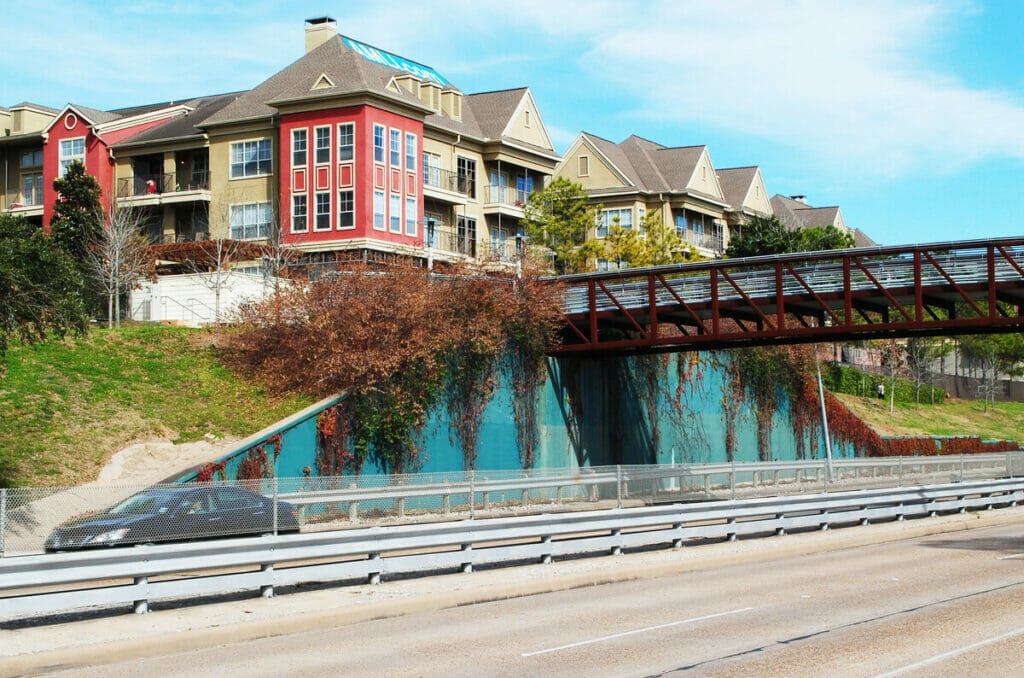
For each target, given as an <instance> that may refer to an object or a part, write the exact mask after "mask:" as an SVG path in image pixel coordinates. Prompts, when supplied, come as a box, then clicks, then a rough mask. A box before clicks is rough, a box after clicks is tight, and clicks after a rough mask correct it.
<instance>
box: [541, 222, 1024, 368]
mask: <svg viewBox="0 0 1024 678" xmlns="http://www.w3.org/2000/svg"><path fill="white" fill-rule="evenodd" d="M557 280H559V281H560V282H561V284H564V285H566V293H565V301H564V304H563V316H564V319H565V322H566V330H565V332H564V338H563V342H562V344H561V345H560V346H558V347H557V348H555V349H554V350H553V352H555V353H574V352H577V353H578V352H584V353H595V352H599V353H604V352H621V353H649V352H666V351H685V350H697V349H718V348H730V347H740V346H758V345H775V344H797V343H808V342H819V341H844V340H857V339H873V338H896V337H912V336H929V335H952V334H984V333H996V332H1021V331H1024V238H1004V239H1000V240H992V241H968V242H958V243H935V244H929V245H908V246H896V247H870V248H857V249H850V250H836V251H828V252H811V253H800V254H791V255H779V256H770V257H753V258H748V259H725V260H717V261H709V262H700V263H695V264H680V265H675V266H662V267H656V268H646V269H632V270H624V271H617V272H610V273H595V274H583V275H574V276H562V277H561V278H558V279H557Z"/></svg>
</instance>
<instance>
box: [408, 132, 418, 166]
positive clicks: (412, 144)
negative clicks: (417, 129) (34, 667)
mask: <svg viewBox="0 0 1024 678" xmlns="http://www.w3.org/2000/svg"><path fill="white" fill-rule="evenodd" d="M417 145H418V144H417V143H416V135H415V134H409V133H408V132H406V134H405V169H406V171H407V172H415V171H416V146H417Z"/></svg>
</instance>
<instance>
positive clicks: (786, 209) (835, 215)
mask: <svg viewBox="0 0 1024 678" xmlns="http://www.w3.org/2000/svg"><path fill="white" fill-rule="evenodd" d="M771 203H772V209H774V210H775V216H777V217H778V218H779V221H781V222H782V223H783V224H784V225H786V226H788V227H789V228H815V227H817V226H838V227H842V228H847V227H846V224H845V223H844V221H843V213H842V210H841V209H840V208H839V206H838V205H831V206H829V207H812V206H811V205H808V204H807V203H805V202H802V201H801V200H795V199H793V198H787V197H786V196H784V195H778V194H775V195H773V196H772V200H771ZM847 230H849V231H850V232H855V231H854V229H847ZM864 237H865V238H866V237H867V236H864ZM868 240H870V238H868Z"/></svg>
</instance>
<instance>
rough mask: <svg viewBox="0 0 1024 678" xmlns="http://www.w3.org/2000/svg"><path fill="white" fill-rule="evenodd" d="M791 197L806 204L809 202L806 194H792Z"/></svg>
mask: <svg viewBox="0 0 1024 678" xmlns="http://www.w3.org/2000/svg"><path fill="white" fill-rule="evenodd" d="M789 199H790V200H796V201H797V202H802V203H803V204H805V205H806V204H807V196H806V195H791V196H789Z"/></svg>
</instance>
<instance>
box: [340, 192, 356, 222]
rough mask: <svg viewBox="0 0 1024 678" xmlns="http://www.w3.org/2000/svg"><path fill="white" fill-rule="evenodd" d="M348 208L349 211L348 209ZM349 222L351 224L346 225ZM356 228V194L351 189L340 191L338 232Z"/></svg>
mask: <svg viewBox="0 0 1024 678" xmlns="http://www.w3.org/2000/svg"><path fill="white" fill-rule="evenodd" d="M346 207H347V208H348V209H346ZM345 221H348V222H349V223H347V224H346V223H344V222H345ZM355 227H356V192H355V191H354V190H352V189H351V188H345V189H342V190H340V191H338V230H339V231H343V230H346V229H349V228H355Z"/></svg>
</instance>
